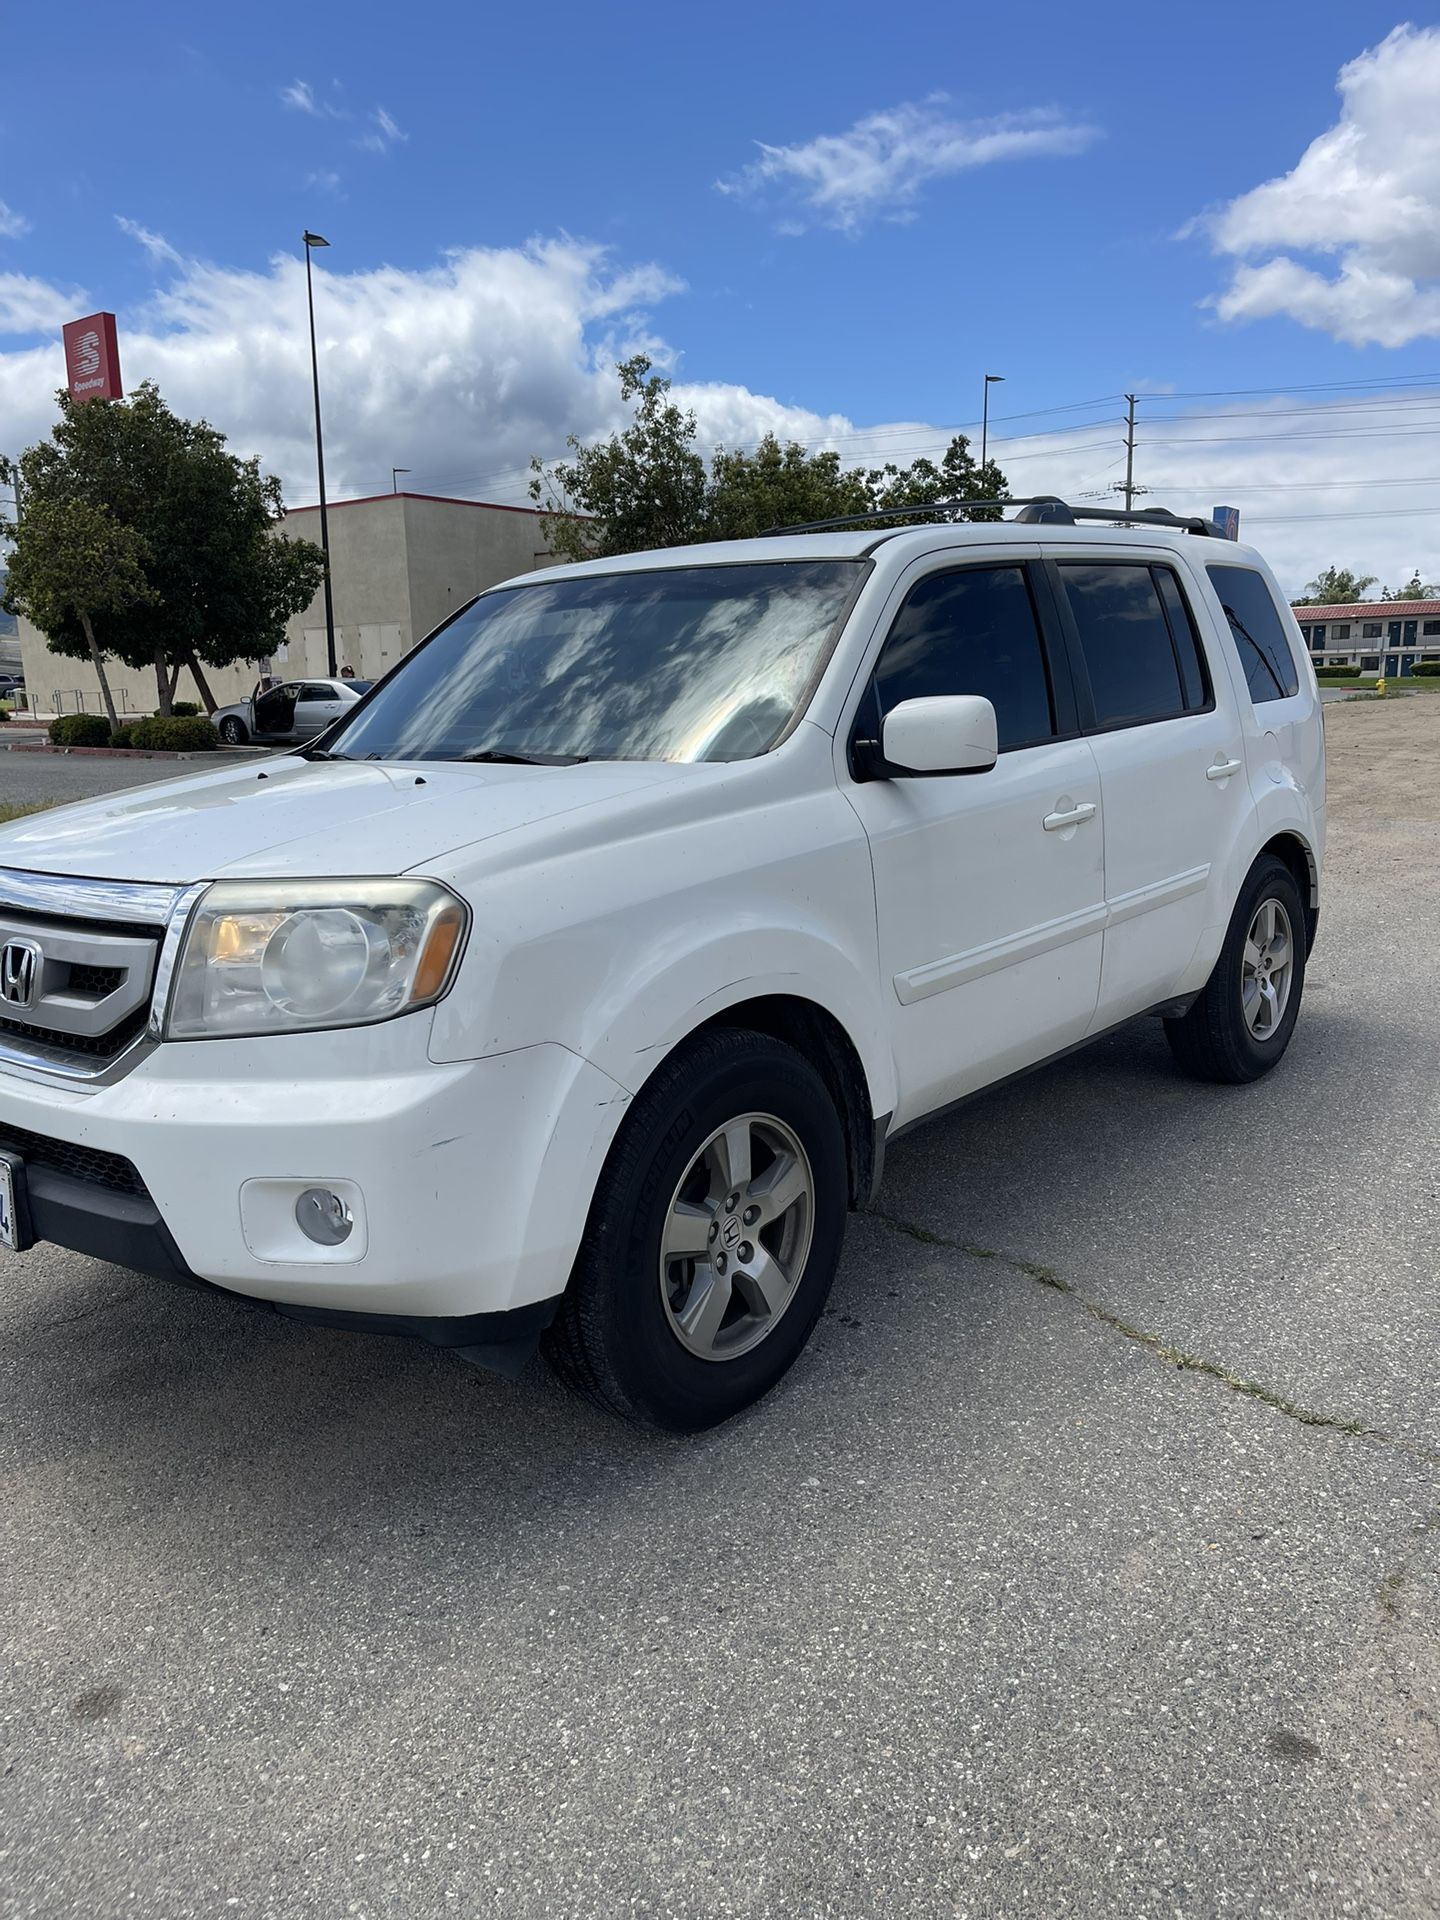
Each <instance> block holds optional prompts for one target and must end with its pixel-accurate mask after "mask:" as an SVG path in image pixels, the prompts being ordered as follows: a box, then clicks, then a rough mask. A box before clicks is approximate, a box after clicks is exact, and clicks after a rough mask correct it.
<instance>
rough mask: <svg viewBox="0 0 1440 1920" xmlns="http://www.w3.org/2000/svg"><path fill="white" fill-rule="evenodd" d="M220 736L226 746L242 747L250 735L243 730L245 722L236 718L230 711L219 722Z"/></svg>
mask: <svg viewBox="0 0 1440 1920" xmlns="http://www.w3.org/2000/svg"><path fill="white" fill-rule="evenodd" d="M220 738H221V739H222V740H223V741H224V742H225V744H226V746H227V747H243V746H244V744H245V742H246V741H247V740H248V739H249V738H250V735H249V734H248V733H247V732H246V730H245V722H244V721H243V720H237V719H236V718H235V716H234V714H233V713H232V714H228V715H227V716H226V717H225V719H223V720H222V721H221V722H220Z"/></svg>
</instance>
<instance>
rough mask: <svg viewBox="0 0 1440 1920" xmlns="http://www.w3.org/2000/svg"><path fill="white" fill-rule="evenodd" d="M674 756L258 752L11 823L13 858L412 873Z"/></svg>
mask: <svg viewBox="0 0 1440 1920" xmlns="http://www.w3.org/2000/svg"><path fill="white" fill-rule="evenodd" d="M687 771H689V769H688V768H685V767H682V766H678V765H675V764H672V763H667V762H651V761H609V762H604V761H601V762H597V763H596V764H595V765H594V766H585V765H581V766H574V767H524V766H521V767H509V766H499V767H496V766H457V765H455V764H454V763H452V762H448V761H426V762H423V763H418V762H417V763H413V764H408V765H397V764H394V763H392V764H388V765H384V766H381V765H378V764H371V763H366V762H355V763H347V762H345V761H325V760H317V761H309V760H300V759H296V758H290V757H286V758H282V759H275V760H269V761H263V762H256V761H253V760H252V761H251V762H249V763H248V765H246V766H244V767H236V768H233V769H232V768H227V769H226V770H225V771H223V772H220V773H203V774H197V775H193V776H191V777H189V778H186V779H182V780H167V781H164V782H163V783H161V784H160V785H158V786H153V787H137V788H132V789H131V790H129V791H128V792H122V793H113V794H107V795H105V796H104V797H103V798H101V799H97V800H82V801H79V802H76V803H75V804H73V805H71V806H65V807H57V808H55V809H54V811H53V812H49V813H40V814H33V815H31V816H29V817H28V818H26V819H23V820H17V821H15V822H13V823H12V824H11V825H9V826H6V827H0V867H20V868H23V869H25V870H26V871H28V872H32V873H62V874H73V875H84V876H86V877H88V878H92V879H102V880H138V881H155V882H160V883H163V884H166V885H171V886H183V885H188V884H189V883H190V882H192V881H196V880H220V879H231V878H234V879H247V878H252V877H253V878H272V879H273V878H303V879H311V878H315V877H316V876H323V875H334V876H336V877H340V876H343V875H346V874H371V873H404V872H406V871H407V870H408V869H409V868H411V867H416V866H423V865H424V864H425V863H426V862H427V861H431V860H434V859H436V858H438V856H439V855H441V854H443V853H447V852H450V851H452V850H454V849H458V848H460V847H465V846H473V845H475V844H476V843H477V842H479V841H482V840H489V839H493V838H494V837H495V836H496V835H497V834H504V833H513V832H515V831H516V830H517V829H520V828H523V827H529V826H534V825H535V824H537V823H538V822H541V821H545V820H550V819H553V818H555V817H557V816H558V815H561V814H565V813H573V812H575V811H577V810H578V809H580V808H584V807H593V806H597V805H599V804H600V803H602V802H605V801H613V800H616V799H618V798H620V797H621V796H623V795H627V794H632V793H636V792H638V791H641V790H643V789H645V788H647V787H657V788H658V787H661V786H666V785H669V784H671V783H672V782H674V781H675V780H677V779H679V778H681V777H682V776H683V775H684V774H685V773H686V772H687Z"/></svg>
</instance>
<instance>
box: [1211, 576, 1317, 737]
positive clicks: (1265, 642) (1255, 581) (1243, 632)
mask: <svg viewBox="0 0 1440 1920" xmlns="http://www.w3.org/2000/svg"><path fill="white" fill-rule="evenodd" d="M1205 571H1206V572H1207V573H1208V574H1209V576H1210V584H1211V585H1212V586H1213V587H1214V589H1215V591H1216V593H1217V594H1219V596H1220V604H1221V606H1222V607H1224V609H1225V618H1226V619H1227V620H1228V621H1229V623H1230V631H1231V633H1232V634H1233V636H1234V639H1235V646H1236V650H1237V652H1238V653H1239V655H1240V664H1241V666H1242V667H1244V669H1245V680H1246V684H1247V685H1248V686H1249V688H1250V698H1251V699H1252V700H1253V701H1254V702H1255V703H1256V705H1257V706H1258V705H1259V704H1260V703H1261V702H1262V701H1265V700H1285V699H1288V697H1289V696H1290V695H1291V694H1292V693H1294V692H1295V691H1296V690H1297V688H1298V687H1299V685H1300V680H1299V676H1298V675H1297V673H1296V671H1295V657H1294V655H1293V654H1292V653H1291V651H1290V641H1289V639H1288V637H1287V636H1286V632H1285V628H1284V626H1283V625H1282V624H1281V620H1280V614H1279V611H1278V609H1277V608H1276V605H1275V601H1274V599H1273V597H1272V595H1271V592H1270V589H1269V587H1268V586H1267V585H1266V584H1265V581H1264V580H1263V579H1262V578H1261V576H1260V575H1259V574H1258V573H1256V572H1255V571H1254V569H1253V568H1251V567H1207V568H1206V569H1205Z"/></svg>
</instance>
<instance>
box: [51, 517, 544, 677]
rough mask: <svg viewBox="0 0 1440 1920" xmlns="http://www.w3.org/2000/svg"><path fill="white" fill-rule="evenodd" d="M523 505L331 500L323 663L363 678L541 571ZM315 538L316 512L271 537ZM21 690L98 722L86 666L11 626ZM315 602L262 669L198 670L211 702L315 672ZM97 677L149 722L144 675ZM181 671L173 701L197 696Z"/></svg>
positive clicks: (539, 551) (116, 671)
mask: <svg viewBox="0 0 1440 1920" xmlns="http://www.w3.org/2000/svg"><path fill="white" fill-rule="evenodd" d="M540 519H541V516H540V515H539V514H538V513H537V512H536V511H535V510H534V509H533V508H531V507H502V506H492V505H490V504H488V503H486V502H483V501H478V500H446V499H439V498H437V497H435V496H433V495H430V494H417V493H384V494H377V495H375V496H374V497H373V498H370V499H364V500H337V501H335V502H333V503H332V504H331V506H330V509H329V526H330V574H331V585H332V591H333V596H334V604H335V664H336V667H337V669H339V668H342V667H349V668H351V669H352V670H353V672H354V674H355V676H356V678H357V679H363V680H373V679H376V678H378V676H379V675H380V674H382V673H384V672H385V671H386V670H387V668H389V667H391V666H393V665H394V663H395V662H396V661H397V660H398V659H399V658H400V657H401V655H402V654H405V653H408V652H409V651H410V649H411V647H413V646H414V645H415V643H416V642H417V641H418V640H423V639H424V637H425V635H426V634H427V633H429V632H430V631H431V630H432V629H433V628H435V627H437V626H439V624H440V622H441V621H442V620H445V619H448V617H449V616H450V615H451V614H452V613H453V612H454V611H455V609H456V608H457V607H463V606H464V604H465V602H466V601H467V600H470V599H472V598H473V597H474V595H475V594H477V593H479V592H480V591H481V590H482V589H483V588H485V587H491V586H494V584H495V583H496V581H497V580H507V579H509V578H510V576H511V575H512V574H517V573H529V572H530V571H532V570H533V569H534V568H536V567H543V566H547V565H549V564H550V558H551V556H550V554H549V553H548V552H547V550H546V547H545V538H544V534H543V533H542V532H541V527H540ZM289 535H298V536H300V537H301V538H304V539H307V540H313V541H315V542H316V544H317V545H318V543H319V539H320V510H319V508H318V507H294V508H292V509H291V510H290V512H289V513H287V514H286V516H285V519H284V521H283V523H282V524H281V526H280V528H279V529H278V530H277V537H279V538H281V539H283V538H285V537H286V536H289ZM20 642H21V651H22V654H23V658H24V666H25V684H26V688H27V690H28V693H29V697H30V704H31V706H32V707H34V708H35V709H36V710H37V711H40V712H44V713H62V712H63V713H76V712H85V713H98V712H100V711H101V710H102V704H101V700H100V688H99V684H98V682H97V680H96V678H95V674H94V671H93V669H92V668H91V667H90V665H89V663H88V661H84V660H71V659H68V658H66V657H65V656H63V655H61V654H56V653H52V652H51V651H50V649H49V648H48V647H47V645H46V643H45V636H44V634H42V633H39V632H37V631H36V629H35V628H34V627H32V626H31V625H30V624H29V622H28V621H24V620H22V621H21V623H20ZM327 670H328V669H327V666H326V648H325V603H324V599H323V596H320V595H317V596H316V598H315V601H314V603H313V604H312V605H311V606H309V607H307V608H306V610H305V611H304V612H303V613H301V614H298V615H296V617H295V618H294V619H293V620H291V621H290V623H289V625H288V627H287V628H286V633H285V639H284V641H283V643H282V644H281V645H280V646H279V647H277V648H276V650H275V653H274V654H273V656H272V657H271V658H270V659H269V660H261V661H247V662H242V663H241V664H240V665H238V666H234V667H225V668H213V669H212V668H207V669H206V679H207V680H208V681H209V684H210V690H211V692H212V693H213V694H214V696H215V699H216V700H217V702H219V703H220V704H221V705H224V704H225V703H226V702H227V701H230V700H238V699H240V698H241V697H243V695H245V694H247V693H248V692H249V691H250V689H251V688H252V687H253V685H254V684H255V680H256V676H257V674H259V673H261V672H270V673H274V674H277V675H278V676H279V677H280V678H282V679H289V678H300V677H303V676H306V675H311V676H313V675H316V674H324V673H325V672H326V671H327ZM105 672H106V678H107V679H108V680H109V682H110V689H111V692H112V694H113V696H114V699H115V705H116V708H117V709H118V710H119V711H121V712H126V713H153V712H154V710H155V701H156V692H155V676H154V673H153V672H148V671H143V672H142V671H137V670H135V669H131V668H128V667H123V666H121V665H120V663H119V662H118V661H114V660H108V661H107V662H106V666H105ZM198 697H199V694H198V690H197V689H196V688H195V687H193V686H192V685H191V682H190V675H189V673H188V672H185V673H182V674H181V676H180V685H179V687H178V689H177V698H179V699H182V700H194V699H198Z"/></svg>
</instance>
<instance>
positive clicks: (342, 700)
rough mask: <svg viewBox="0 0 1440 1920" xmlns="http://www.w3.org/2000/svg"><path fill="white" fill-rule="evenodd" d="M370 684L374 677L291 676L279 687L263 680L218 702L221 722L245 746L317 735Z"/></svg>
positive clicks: (231, 740)
mask: <svg viewBox="0 0 1440 1920" xmlns="http://www.w3.org/2000/svg"><path fill="white" fill-rule="evenodd" d="M370 685H371V683H370V682H369V681H368V680H285V681H282V682H280V683H278V684H277V685H275V686H273V687H265V686H258V685H257V686H256V688H255V690H254V692H253V693H251V694H250V696H249V697H248V698H247V699H245V700H236V701H234V702H233V703H232V704H231V705H230V706H228V707H217V709H216V710H215V714H214V720H215V725H216V728H217V729H218V731H219V734H220V738H221V739H222V740H223V741H224V742H225V744H226V746H227V747H243V746H245V745H246V743H247V742H248V741H251V740H253V741H256V742H257V743H259V744H260V745H262V746H268V745H270V744H271V743H272V742H274V743H276V744H279V743H281V742H288V741H295V740H313V739H314V738H315V736H316V734H317V733H323V732H324V730H325V729H326V727H328V726H329V725H330V723H331V721H332V720H338V719H339V718H340V716H341V714H342V713H347V712H348V711H349V709H350V708H351V707H353V706H354V704H355V702H356V701H357V700H358V699H359V698H360V696H361V694H362V693H368V692H369V691H370Z"/></svg>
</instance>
